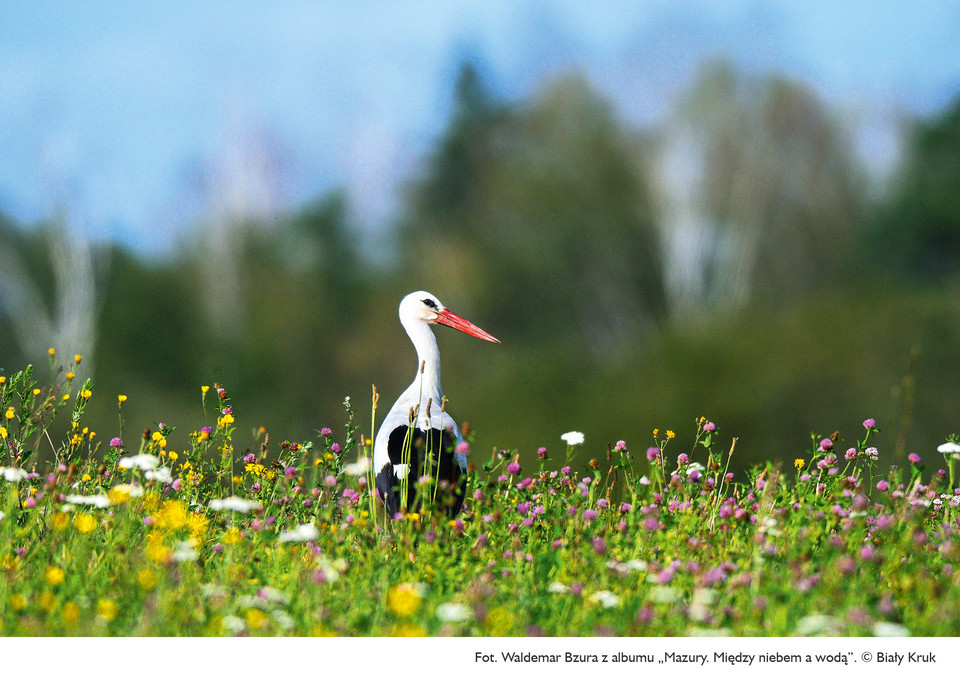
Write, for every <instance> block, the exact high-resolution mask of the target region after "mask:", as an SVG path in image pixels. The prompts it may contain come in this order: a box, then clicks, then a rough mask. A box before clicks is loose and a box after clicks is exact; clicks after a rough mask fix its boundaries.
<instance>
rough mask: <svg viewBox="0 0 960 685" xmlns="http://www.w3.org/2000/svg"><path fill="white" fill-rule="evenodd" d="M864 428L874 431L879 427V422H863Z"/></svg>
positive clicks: (874, 420)
mask: <svg viewBox="0 0 960 685" xmlns="http://www.w3.org/2000/svg"><path fill="white" fill-rule="evenodd" d="M863 427H864V428H866V429H867V430H873V429H874V428H876V427H877V420H876V419H867V420H866V421H864V422H863Z"/></svg>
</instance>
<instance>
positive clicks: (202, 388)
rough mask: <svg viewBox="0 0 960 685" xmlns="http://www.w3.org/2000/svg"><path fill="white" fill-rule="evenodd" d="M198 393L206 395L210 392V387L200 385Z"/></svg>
mask: <svg viewBox="0 0 960 685" xmlns="http://www.w3.org/2000/svg"><path fill="white" fill-rule="evenodd" d="M200 392H202V393H203V394H204V395H206V394H207V393H208V392H210V386H209V385H201V386H200Z"/></svg>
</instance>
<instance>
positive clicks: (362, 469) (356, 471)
mask: <svg viewBox="0 0 960 685" xmlns="http://www.w3.org/2000/svg"><path fill="white" fill-rule="evenodd" d="M369 469H370V458H369V457H363V458H362V459H359V460H358V461H356V462H355V463H353V464H347V465H346V466H345V467H343V472H344V473H345V474H346V475H348V476H362V475H364V474H366V473H367V471H368V470H369Z"/></svg>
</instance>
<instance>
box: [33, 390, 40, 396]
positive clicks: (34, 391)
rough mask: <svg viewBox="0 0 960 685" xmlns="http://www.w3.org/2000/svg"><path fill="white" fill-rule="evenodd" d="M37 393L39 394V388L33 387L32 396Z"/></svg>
mask: <svg viewBox="0 0 960 685" xmlns="http://www.w3.org/2000/svg"><path fill="white" fill-rule="evenodd" d="M39 394H40V388H34V389H33V396H34V397H36V396H37V395H39Z"/></svg>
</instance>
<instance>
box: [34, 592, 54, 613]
mask: <svg viewBox="0 0 960 685" xmlns="http://www.w3.org/2000/svg"><path fill="white" fill-rule="evenodd" d="M37 604H39V605H40V608H41V609H43V610H44V611H53V608H54V607H55V606H57V597H56V595H54V594H53V593H52V592H44V593H43V594H41V595H40V599H39V601H38V602H37Z"/></svg>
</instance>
